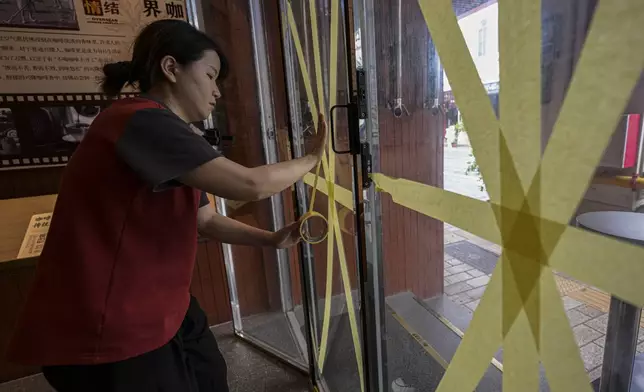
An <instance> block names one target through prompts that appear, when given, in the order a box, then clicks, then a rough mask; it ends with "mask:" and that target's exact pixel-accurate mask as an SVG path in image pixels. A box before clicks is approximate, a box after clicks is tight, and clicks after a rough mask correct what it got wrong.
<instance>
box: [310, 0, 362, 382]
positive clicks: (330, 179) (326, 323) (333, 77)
mask: <svg viewBox="0 0 644 392" xmlns="http://www.w3.org/2000/svg"><path fill="white" fill-rule="evenodd" d="M311 1H313V2H314V1H315V0H311ZM338 8H339V0H332V1H331V10H330V13H331V39H330V43H331V48H330V60H329V68H330V76H329V83H330V86H329V95H330V97H329V111H330V108H332V107H333V106H334V105H335V103H336V99H337V79H338V77H337V73H338V59H337V57H338V45H337V43H338V15H339V9H338ZM312 17H313V16H312ZM316 30H317V28H315V29H314V30H313V32H314V34H315V31H316ZM318 57H319V56H318ZM316 67H317V65H316ZM320 68H321V67H320ZM320 78H321V77H319V78H318V95H319V94H322V90H323V89H322V88H321V87H322V83H321V81H320ZM320 96H321V97H324V95H320ZM334 120H335V119H334ZM336 123H337V122H336ZM332 142H333V141H332V136H331V132H329V140H328V143H327V146H330V145H331V143H332ZM327 151H328V152H329V172H328V174H326V175H325V178H326V186H327V189H328V190H329V192H328V193H329V194H330V195H328V197H327V216H329V219H331V222H335V221H336V219H338V211H337V209H336V208H335V207H336V205H335V192H333V187H335V164H336V160H335V152H334V151H333V149H332V148H328V149H327ZM312 186H313V192H316V191H317V189H316V188H317V185H316V184H315V183H314V184H313V185H312ZM335 232H336V231H335V225H331V227H330V237H329V241H327V248H326V258H327V270H326V284H325V301H324V316H323V318H322V335H321V336H320V352H319V353H318V366H319V367H320V372H323V371H324V364H325V360H326V354H327V349H328V348H327V346H328V341H329V330H330V327H331V298H332V296H333V255H334V252H335V243H334V242H335ZM338 234H339V235H341V233H338ZM338 245H339V246H341V244H340V243H338ZM339 249H342V253H344V247H343V246H342V248H339ZM338 253H340V251H338ZM349 298H351V297H348V299H347V300H349ZM354 344H355V343H354Z"/></svg>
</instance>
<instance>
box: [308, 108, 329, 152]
mask: <svg viewBox="0 0 644 392" xmlns="http://www.w3.org/2000/svg"><path fill="white" fill-rule="evenodd" d="M327 139H328V131H327V126H326V121H325V120H324V115H323V114H322V113H320V114H319V116H318V131H317V133H316V134H315V135H313V136H312V137H311V139H310V141H309V142H307V143H306V144H307V147H309V146H310V147H309V148H308V149H309V151H310V152H309V155H311V156H313V157H315V158H316V163H317V162H320V160H322V156H323V155H324V150H325V148H326V143H327Z"/></svg>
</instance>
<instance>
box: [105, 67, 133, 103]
mask: <svg viewBox="0 0 644 392" xmlns="http://www.w3.org/2000/svg"><path fill="white" fill-rule="evenodd" d="M132 79H133V77H132V62H131V61H120V62H118V63H111V64H105V65H104V66H103V81H102V82H101V90H102V91H103V92H104V93H105V94H106V95H108V96H110V97H115V96H117V95H119V93H120V92H121V90H122V89H123V87H125V86H126V85H131V84H132V83H134V82H135V80H132Z"/></svg>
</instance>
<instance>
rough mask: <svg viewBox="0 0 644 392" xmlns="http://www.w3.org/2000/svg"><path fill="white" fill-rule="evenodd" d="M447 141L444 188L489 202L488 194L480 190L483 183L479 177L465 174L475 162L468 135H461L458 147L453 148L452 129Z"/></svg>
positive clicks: (473, 174) (448, 132)
mask: <svg viewBox="0 0 644 392" xmlns="http://www.w3.org/2000/svg"><path fill="white" fill-rule="evenodd" d="M446 139H447V142H446V143H445V150H444V151H445V152H444V161H443V165H444V167H443V184H444V185H443V187H444V188H445V189H446V190H448V191H451V192H455V193H458V194H461V195H465V196H469V197H473V198H475V199H479V200H487V198H488V195H487V192H485V191H481V189H480V187H481V185H482V184H483V183H482V182H480V181H479V177H478V176H477V175H476V174H475V173H470V174H465V172H466V171H467V167H468V166H469V164H470V162H472V161H473V160H474V157H473V156H472V147H470V145H469V140H468V138H467V134H465V133H461V134H460V135H459V137H458V145H457V146H456V147H452V145H451V142H452V140H454V131H453V129H452V128H451V127H450V128H449V129H448V130H447V136H446Z"/></svg>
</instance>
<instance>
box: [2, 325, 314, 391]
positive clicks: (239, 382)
mask: <svg viewBox="0 0 644 392" xmlns="http://www.w3.org/2000/svg"><path fill="white" fill-rule="evenodd" d="M213 332H214V334H215V336H216V337H217V342H218V343H219V348H220V349H221V352H222V353H223V354H224V357H225V358H226V362H227V363H228V383H229V386H230V391H231V392H277V391H279V392H305V391H308V381H307V378H306V377H305V376H304V375H302V374H300V373H298V372H296V371H294V370H292V369H291V368H289V367H287V366H284V365H282V364H280V363H278V362H277V361H276V360H274V359H272V358H270V357H268V356H266V355H264V354H263V353H262V352H259V351H257V350H255V349H254V348H253V347H251V346H249V345H248V344H246V343H244V342H242V341H241V340H239V339H237V338H236V337H235V336H234V335H233V333H232V330H231V327H230V324H224V325H221V326H218V327H216V328H213ZM0 392H53V389H52V388H51V387H50V386H49V385H48V384H47V382H46V381H45V380H44V378H43V377H42V376H41V375H37V376H33V377H28V378H24V379H21V380H16V381H13V382H10V383H5V384H0Z"/></svg>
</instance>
